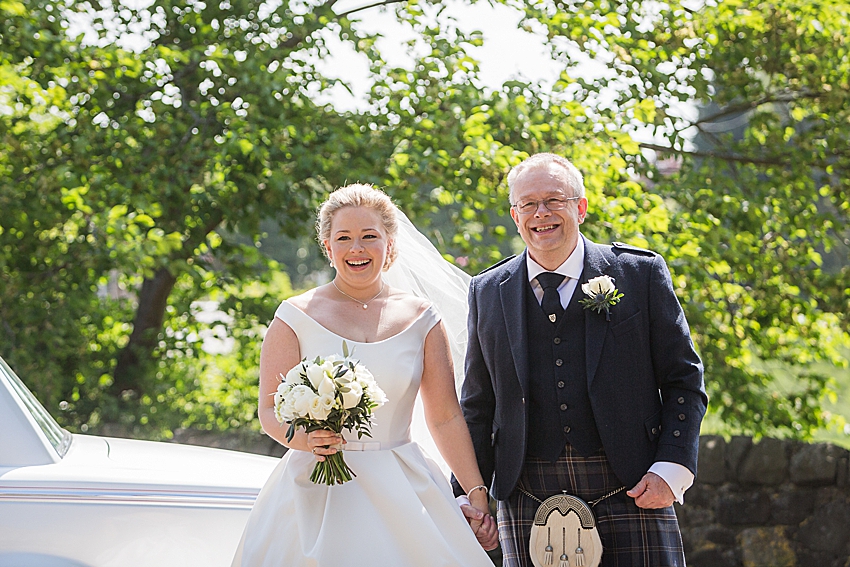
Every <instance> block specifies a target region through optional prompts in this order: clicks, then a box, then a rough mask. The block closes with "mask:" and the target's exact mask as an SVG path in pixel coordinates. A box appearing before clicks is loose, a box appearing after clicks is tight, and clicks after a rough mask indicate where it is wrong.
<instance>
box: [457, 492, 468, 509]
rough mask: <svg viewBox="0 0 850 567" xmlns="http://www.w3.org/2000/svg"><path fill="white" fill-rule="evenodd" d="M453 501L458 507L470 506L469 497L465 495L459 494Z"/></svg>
mask: <svg viewBox="0 0 850 567" xmlns="http://www.w3.org/2000/svg"><path fill="white" fill-rule="evenodd" d="M455 500H456V501H457V505H458V506H472V504H470V502H469V496H467V495H466V494H461V495H460V496H455Z"/></svg>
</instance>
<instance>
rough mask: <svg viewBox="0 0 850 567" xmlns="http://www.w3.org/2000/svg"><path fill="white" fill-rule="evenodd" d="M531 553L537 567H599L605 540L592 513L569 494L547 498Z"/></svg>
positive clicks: (530, 545) (534, 529)
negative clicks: (600, 534) (602, 538)
mask: <svg viewBox="0 0 850 567" xmlns="http://www.w3.org/2000/svg"><path fill="white" fill-rule="evenodd" d="M528 552H529V553H530V554H531V562H532V563H533V564H534V567H553V566H554V565H557V566H558V567H597V566H598V565H599V562H600V561H601V560H602V540H601V539H600V538H599V531H598V530H597V529H596V518H595V517H594V516H593V510H591V509H590V506H588V505H587V503H586V502H585V501H584V500H582V499H581V498H578V497H576V496H570V495H569V494H557V495H555V496H551V497H549V498H547V499H546V500H544V501H543V503H542V504H541V505H540V507H539V508H537V513H536V514H535V515H534V524H532V526H531V539H530V540H529V542H528ZM556 561H557V563H556Z"/></svg>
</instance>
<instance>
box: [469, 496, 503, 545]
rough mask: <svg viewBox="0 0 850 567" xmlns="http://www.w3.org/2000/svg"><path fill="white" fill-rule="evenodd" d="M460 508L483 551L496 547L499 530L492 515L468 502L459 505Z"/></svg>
mask: <svg viewBox="0 0 850 567" xmlns="http://www.w3.org/2000/svg"><path fill="white" fill-rule="evenodd" d="M460 509H461V511H462V512H463V515H464V516H465V517H466V521H467V522H469V527H470V528H472V531H473V533H474V534H475V539H477V540H478V543H480V544H481V547H483V548H484V551H490V550H493V549H496V547H498V546H499V530H498V528H497V527H496V520H494V519H493V516H491V515H490V514H486V513H484V512H482V511H481V510H479V509H477V508H475V507H474V506H471V505H468V504H463V505H461V507H460Z"/></svg>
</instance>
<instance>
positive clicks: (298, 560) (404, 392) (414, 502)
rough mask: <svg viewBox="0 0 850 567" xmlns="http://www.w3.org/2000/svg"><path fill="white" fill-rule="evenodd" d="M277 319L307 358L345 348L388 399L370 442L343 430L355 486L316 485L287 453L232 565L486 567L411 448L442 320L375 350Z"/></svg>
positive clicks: (448, 497)
mask: <svg viewBox="0 0 850 567" xmlns="http://www.w3.org/2000/svg"><path fill="white" fill-rule="evenodd" d="M275 316H276V317H278V318H279V319H281V320H283V321H284V322H285V323H286V324H287V325H289V326H290V327H291V328H292V329H293V330H294V331H295V333H296V335H298V341H299V345H300V347H301V356H302V357H305V358H307V359H313V358H315V357H316V356H322V357H325V356H328V355H331V354H340V355H341V354H342V342H343V340H345V341H346V342H347V343H348V348H349V349H352V347H353V349H354V353H353V355H352V356H353V357H354V358H356V359H359V360H360V361H361V362H362V363H363V364H364V365H365V366H366V368H368V369H369V370H370V371H371V372H372V374H373V375H374V376H375V378H376V379H377V381H378V384H379V385H380V387H381V388H382V389H383V390H384V392H385V393H386V395H387V400H388V401H387V403H386V404H384V405H383V406H382V407H380V408H378V409H377V410H376V412H375V414H374V419H373V425H372V428H371V432H372V437H371V438H369V437H364V438H363V439H361V440H359V441H358V439H357V435H356V433H349V432H344V437H345V438H346V440H348V443H347V444H346V448H345V452H344V455H345V461H346V462H347V463H348V465H349V466H350V467H351V469H352V470H353V471H354V473H355V474H356V475H357V476H356V477H355V478H354V479H353V480H352V481H350V482H346V483H345V484H342V485H335V486H326V485H318V484H313V483H312V482H311V481H310V473H311V471H312V470H313V466H314V465H315V463H316V461H315V459H314V458H313V455H312V454H310V453H307V452H304V451H295V450H291V451H288V452H287V453H286V455H284V457H283V458H282V459H281V461H280V463H279V464H278V466H277V468H275V470H274V472H273V473H272V475H271V477H270V478H269V480H268V482H266V485H265V486H264V487H263V489H262V491H261V492H260V495H259V497H258V498H257V502H256V503H255V504H254V509H253V510H252V512H251V516H250V518H249V520H248V524H247V526H246V527H245V532H244V534H243V535H242V541H241V542H240V543H239V547H238V549H237V552H236V557H235V559H234V560H233V565H234V567H236V566H240V565H242V566H245V567H272V566H274V567H308V566H309V567H357V566H363V567H367V566H368V567H380V566H386V567H406V566H423V567H425V566H427V567H439V566H455V567H461V566H462V567H492V565H493V563H492V561H490V559H489V558H488V556H487V554H486V553H485V552H484V551H483V549H482V548H481V546H480V545H479V543H478V542H477V540H476V539H475V536H474V535H473V533H472V530H471V529H470V528H469V526H468V524H467V522H466V520H465V519H464V517H463V514H462V513H461V511H460V508H459V506H458V504H457V502H456V501H455V499H454V497H453V495H452V493H451V489H450V487H449V484H448V482H447V480H446V478H445V476H443V474H442V472H441V470H440V468H439V466H438V465H437V464H436V463H435V462H434V461H432V460H431V459H430V458H429V457H428V456H427V455H426V454H425V453H424V452H423V451H422V449H421V448H420V447H419V445H417V444H416V443H415V442H411V440H410V424H411V415H412V413H413V406H414V401H415V399H416V394H417V391H418V390H419V382H420V380H421V378H422V367H423V355H424V344H425V337H426V335H427V334H428V332H429V331H430V330H431V328H432V327H433V326H434V325H436V324H437V323H438V322H439V320H440V316H439V315H438V313H437V311H436V310H435V309H434V307H429V308H428V309H427V310H425V311H424V312H423V313H422V314H421V315H420V316H419V317H418V318H417V319H416V321H414V322H413V323H412V324H411V325H410V326H409V327H407V328H406V329H405V330H403V331H401V332H400V333H398V334H397V335H394V336H392V337H390V338H388V339H385V340H382V341H378V342H374V343H360V342H357V341H351V340H348V339H344V338H343V337H341V336H339V335H337V334H335V333H332V332H331V331H329V330H328V329H326V328H324V327H323V326H321V325H320V324H319V323H318V322H316V321H315V320H314V319H312V318H311V317H310V316H308V315H307V314H306V313H304V312H303V311H301V310H300V309H298V308H296V307H294V306H293V305H291V304H290V303H288V302H286V301H284V302H283V303H282V304H281V306H280V307H279V308H278V310H277V312H276V313H275ZM282 427H283V426H282Z"/></svg>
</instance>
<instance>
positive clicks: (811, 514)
mask: <svg viewBox="0 0 850 567" xmlns="http://www.w3.org/2000/svg"><path fill="white" fill-rule="evenodd" d="M848 456H850V452H848V451H847V450H846V449H842V448H840V447H836V446H835V445H831V444H808V443H802V442H799V441H789V440H778V439H769V438H764V439H761V441H759V442H753V440H752V439H751V438H749V437H733V438H732V439H731V440H730V441H728V442H727V441H726V440H725V439H724V438H723V437H719V436H714V435H706V436H703V437H702V438H701V439H700V454H699V474H698V476H697V480H696V483H695V484H694V486H693V487H691V489H690V490H688V492H687V493H686V494H685V506H679V505H676V513H677V514H678V516H679V522H680V525H681V527H682V537H683V539H684V543H685V555H686V557H687V560H688V565H689V567H709V566H710V567H740V566H743V567H792V566H801V567H802V566H806V567H808V566H817V567H850V482H848Z"/></svg>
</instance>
